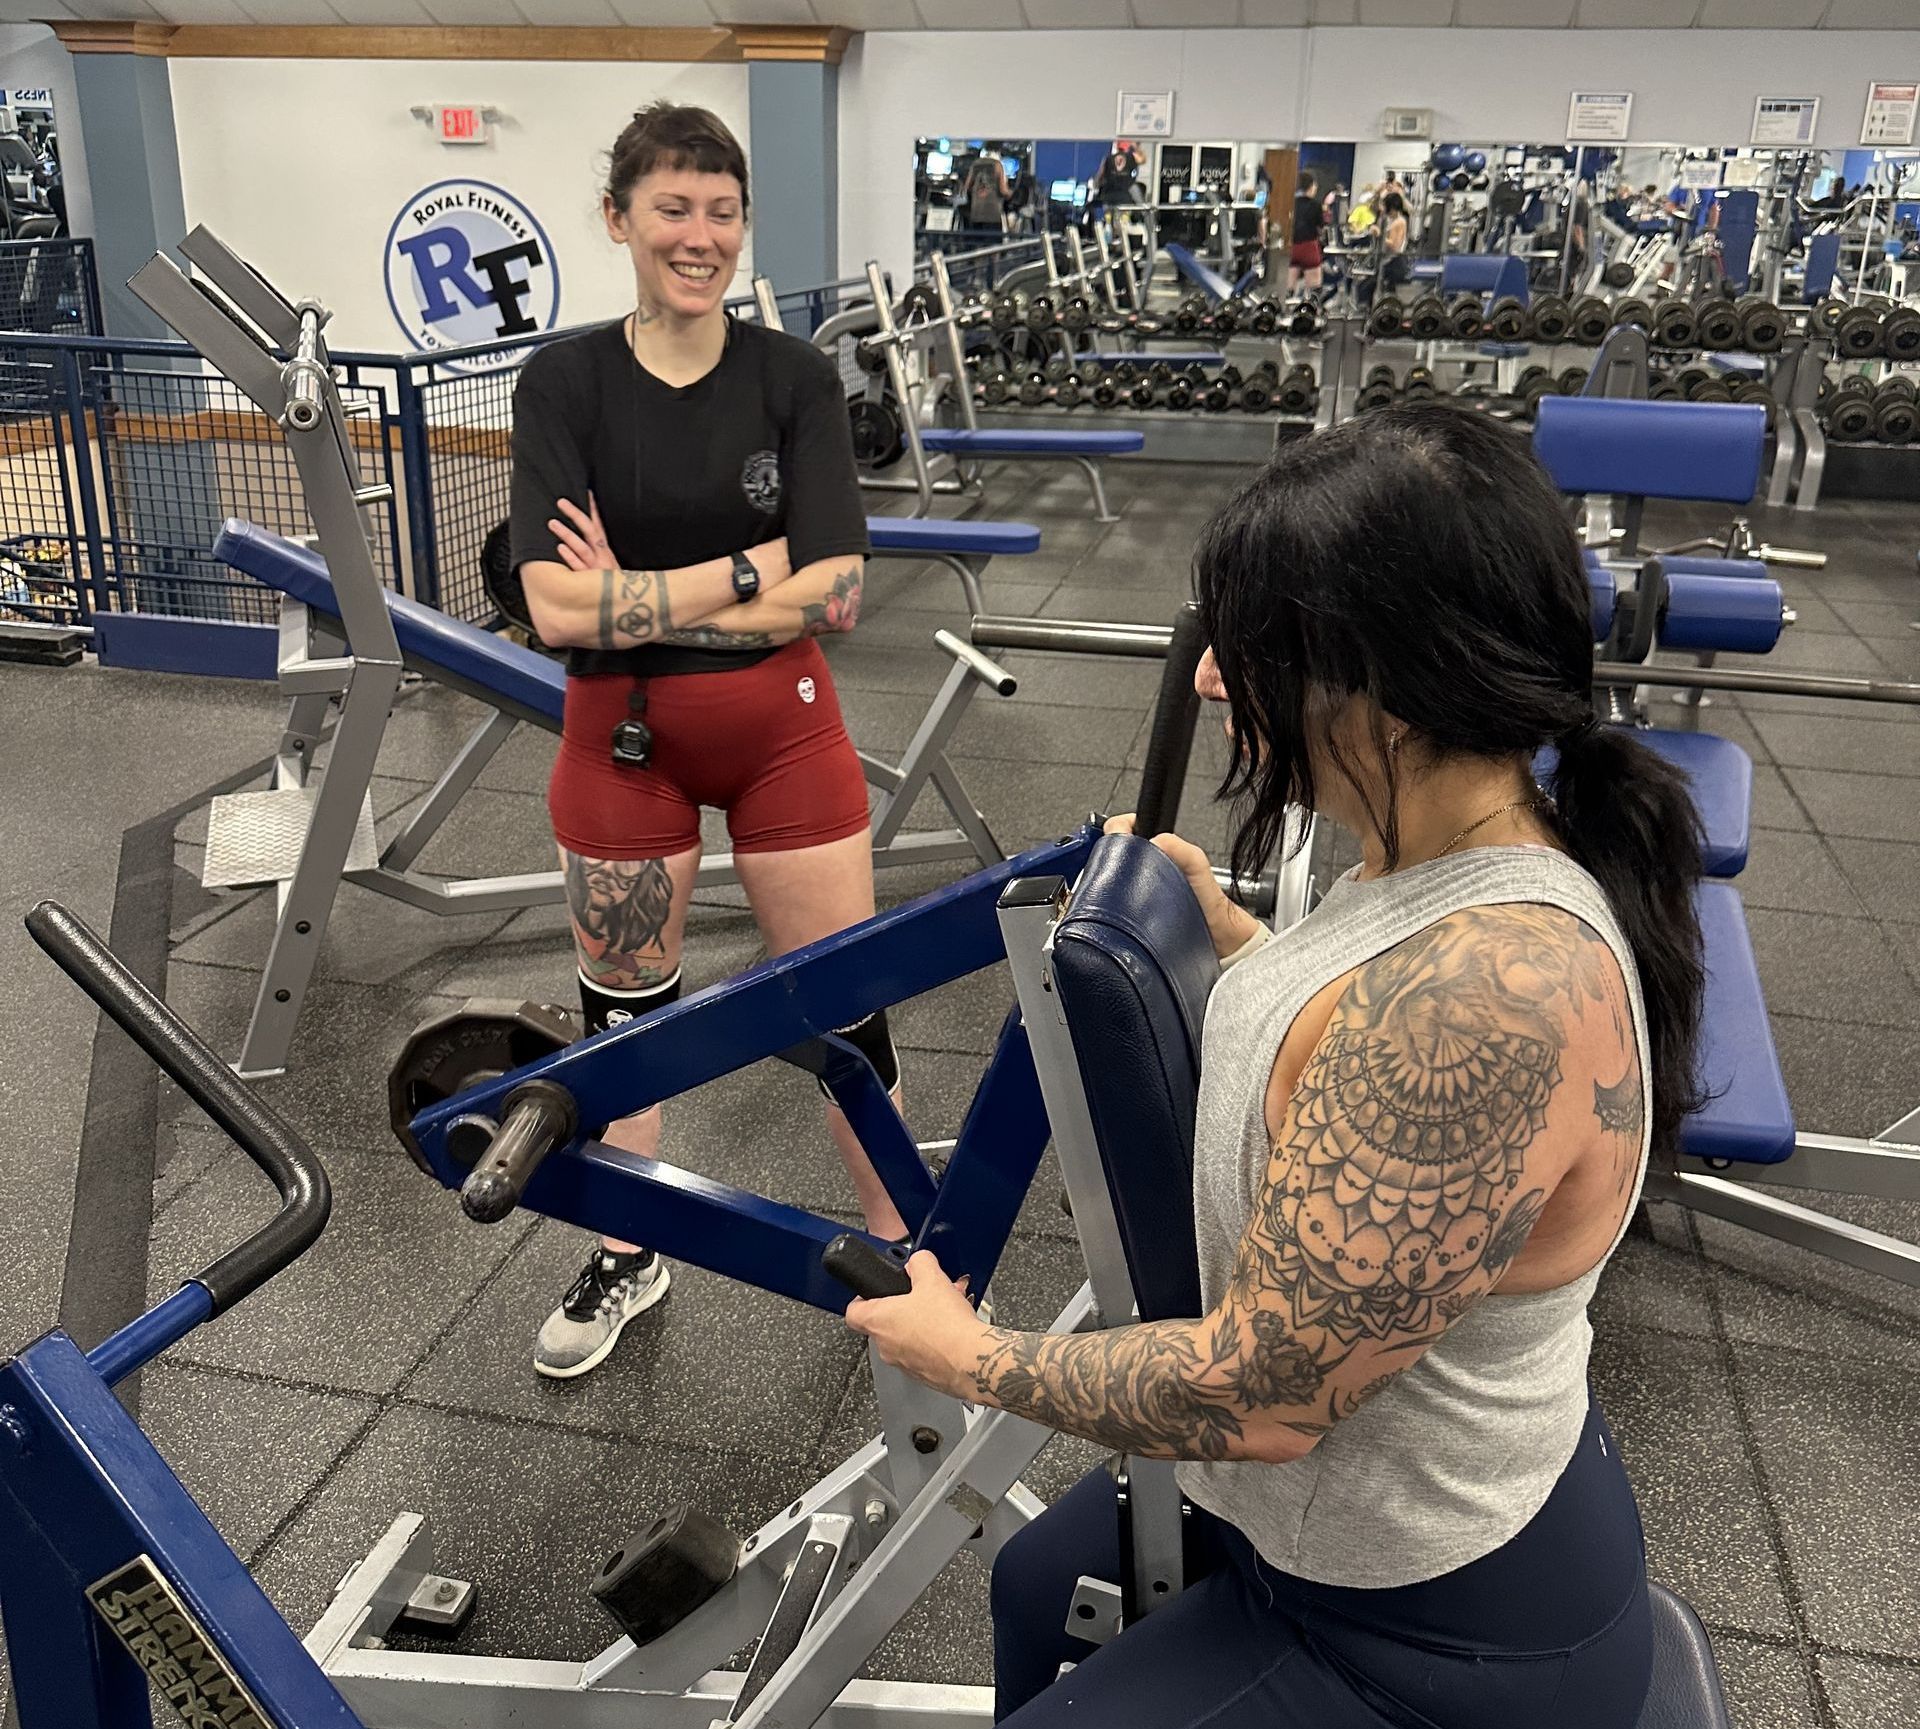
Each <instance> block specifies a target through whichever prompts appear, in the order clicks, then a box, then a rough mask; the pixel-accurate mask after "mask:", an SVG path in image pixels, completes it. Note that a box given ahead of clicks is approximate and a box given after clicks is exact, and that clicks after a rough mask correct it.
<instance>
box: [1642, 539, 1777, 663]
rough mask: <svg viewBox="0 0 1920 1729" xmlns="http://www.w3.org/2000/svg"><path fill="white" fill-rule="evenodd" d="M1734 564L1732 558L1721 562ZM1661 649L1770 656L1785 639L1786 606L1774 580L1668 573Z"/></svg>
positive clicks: (1661, 631) (1764, 577)
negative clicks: (1768, 654) (1767, 653)
mask: <svg viewBox="0 0 1920 1729" xmlns="http://www.w3.org/2000/svg"><path fill="white" fill-rule="evenodd" d="M1719 562H1722V563H1731V562H1732V561H1731V560H1721V561H1719ZM1666 575H1667V604H1666V607H1665V609H1664V610H1663V611H1662V613H1661V615H1660V646H1661V647H1662V648H1687V649H1695V650H1715V649H1717V650H1721V651H1723V652H1725V653H1728V654H1765V653H1766V652H1767V651H1768V650H1769V649H1771V648H1772V647H1773V645H1774V644H1775V643H1776V642H1778V641H1779V640H1780V627H1781V625H1782V624H1783V623H1784V622H1785V618H1786V606H1785V602H1784V601H1783V599H1782V597H1781V594H1780V585H1779V583H1777V582H1775V581H1774V580H1773V578H1772V577H1770V576H1758V577H1753V576H1700V575H1695V574H1693V573H1692V572H1689V571H1679V572H1675V571H1671V570H1669V571H1667V573H1666Z"/></svg>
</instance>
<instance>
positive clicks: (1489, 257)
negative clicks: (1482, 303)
mask: <svg viewBox="0 0 1920 1729" xmlns="http://www.w3.org/2000/svg"><path fill="white" fill-rule="evenodd" d="M1440 292H1441V293H1442V294H1490V295H1492V296H1493V297H1494V298H1496V299H1503V298H1504V297H1506V296H1507V295H1509V294H1511V295H1512V296H1513V297H1514V298H1515V299H1516V300H1519V301H1522V302H1524V301H1525V300H1526V298H1527V266H1526V261H1525V260H1524V259H1520V258H1514V257H1511V256H1509V255H1507V254H1505V253H1499V252H1449V253H1448V254H1447V256H1446V257H1445V258H1444V259H1443V260H1441V264H1440Z"/></svg>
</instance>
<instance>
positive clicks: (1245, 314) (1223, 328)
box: [1211, 294, 1253, 336]
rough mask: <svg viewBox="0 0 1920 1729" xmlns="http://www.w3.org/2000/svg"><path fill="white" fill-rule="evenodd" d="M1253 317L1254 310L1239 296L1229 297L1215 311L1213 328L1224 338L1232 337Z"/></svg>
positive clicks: (1212, 319) (1212, 317) (1212, 320)
mask: <svg viewBox="0 0 1920 1729" xmlns="http://www.w3.org/2000/svg"><path fill="white" fill-rule="evenodd" d="M1252 317H1253V308H1252V307H1251V306H1250V305H1248V304H1247V302H1246V301H1244V300H1242V299H1241V298H1240V297H1239V296H1238V295H1237V294H1234V295H1229V296H1228V297H1227V298H1226V299H1225V300H1223V301H1221V302H1220V304H1219V305H1218V306H1216V307H1215V308H1214V309H1213V312H1212V314H1211V322H1212V324H1213V328H1214V330H1215V331H1217V332H1218V333H1219V334H1220V335H1222V336H1231V335H1232V334H1233V333H1234V332H1235V331H1236V330H1238V329H1239V328H1240V327H1241V325H1243V324H1245V323H1247V322H1248V321H1249V320H1250V319H1251V318H1252Z"/></svg>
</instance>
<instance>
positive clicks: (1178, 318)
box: [1173, 294, 1207, 336]
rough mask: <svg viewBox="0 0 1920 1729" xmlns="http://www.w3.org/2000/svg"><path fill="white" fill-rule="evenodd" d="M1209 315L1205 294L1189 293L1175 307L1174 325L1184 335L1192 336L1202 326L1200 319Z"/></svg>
mask: <svg viewBox="0 0 1920 1729" xmlns="http://www.w3.org/2000/svg"><path fill="white" fill-rule="evenodd" d="M1206 315H1207V303H1206V300H1205V298H1204V297H1203V296H1201V295H1198V294H1189V295H1188V296H1187V297H1186V299H1185V300H1183V301H1181V302H1180V304H1179V305H1178V306H1176V307H1175V308H1174V309H1173V327H1174V329H1175V330H1177V331H1179V332H1180V334H1181V335H1182V336H1191V335H1192V334H1193V333H1194V332H1195V331H1196V330H1198V329H1199V328H1200V321H1201V320H1202V319H1203V318H1205V317H1206Z"/></svg>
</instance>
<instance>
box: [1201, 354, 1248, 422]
mask: <svg viewBox="0 0 1920 1729" xmlns="http://www.w3.org/2000/svg"><path fill="white" fill-rule="evenodd" d="M1239 383H1240V375H1239V373H1237V372H1235V371H1234V369H1233V368H1232V367H1231V366H1227V367H1223V368H1221V370H1220V373H1219V375H1218V376H1217V377H1215V378H1214V380H1213V382H1212V383H1210V384H1209V385H1208V386H1207V387H1206V389H1204V390H1203V391H1201V392H1200V406H1201V407H1202V408H1204V409H1205V410H1206V411H1207V412H1208V413H1209V414H1224V413H1226V411H1227V410H1228V409H1229V408H1231V407H1232V406H1233V392H1234V389H1235V387H1236V386H1237V385H1238V384H1239Z"/></svg>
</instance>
